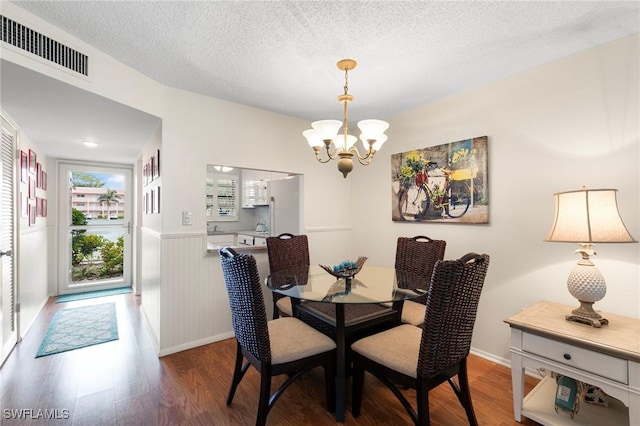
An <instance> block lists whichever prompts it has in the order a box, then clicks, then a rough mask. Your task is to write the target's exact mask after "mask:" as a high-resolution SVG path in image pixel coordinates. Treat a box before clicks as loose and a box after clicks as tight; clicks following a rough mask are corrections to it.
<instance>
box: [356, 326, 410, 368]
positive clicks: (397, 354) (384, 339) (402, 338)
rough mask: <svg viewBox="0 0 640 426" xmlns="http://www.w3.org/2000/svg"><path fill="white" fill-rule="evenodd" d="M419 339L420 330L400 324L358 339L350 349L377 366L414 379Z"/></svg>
mask: <svg viewBox="0 0 640 426" xmlns="http://www.w3.org/2000/svg"><path fill="white" fill-rule="evenodd" d="M421 338H422V328H420V327H416V326H413V325H409V324H402V325H399V326H397V327H394V328H392V329H389V330H386V331H383V332H381V333H378V334H374V335H372V336H369V337H365V338H364V339H360V340H358V341H356V342H355V343H354V344H353V345H351V349H352V350H353V351H355V352H357V353H359V354H361V355H364V356H365V357H367V358H369V359H370V360H372V361H375V362H377V363H378V364H382V365H384V366H387V367H389V368H391V369H392V370H395V371H398V372H400V373H402V374H405V375H407V376H410V377H414V378H416V377H417V375H418V373H417V370H418V353H419V352H420V340H421Z"/></svg>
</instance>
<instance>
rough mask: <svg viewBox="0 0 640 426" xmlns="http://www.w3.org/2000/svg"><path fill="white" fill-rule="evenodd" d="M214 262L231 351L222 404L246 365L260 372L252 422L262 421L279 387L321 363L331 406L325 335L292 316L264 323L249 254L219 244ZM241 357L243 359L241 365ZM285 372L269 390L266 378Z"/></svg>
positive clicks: (331, 355) (329, 345) (331, 362)
mask: <svg viewBox="0 0 640 426" xmlns="http://www.w3.org/2000/svg"><path fill="white" fill-rule="evenodd" d="M220 262H221V264H222V272H223V274H224V280H225V285H226V287H227V293H228V295H229V304H230V306H231V319H232V324H233V331H234V332H235V335H236V341H237V353H236V362H235V367H234V372H233V380H232V382H231V389H230V390H229V396H228V398H227V405H230V404H231V403H232V401H233V397H234V395H235V392H236V389H237V387H238V385H239V384H240V381H242V378H243V377H244V375H245V373H246V372H247V370H248V369H249V366H250V365H253V367H254V368H255V369H256V370H258V372H259V373H260V375H261V377H260V397H259V404H258V414H257V419H256V425H264V424H265V423H266V420H267V414H268V413H269V410H270V409H271V407H273V405H274V404H275V403H276V401H277V400H278V398H279V397H280V395H281V394H282V392H284V390H285V389H286V388H287V387H288V386H289V385H290V384H291V383H292V382H293V381H294V380H295V379H297V378H298V377H299V376H300V375H301V374H303V373H305V372H306V371H308V370H310V369H312V368H314V367H317V366H322V367H324V370H325V386H326V395H327V407H328V409H329V411H334V410H335V373H336V368H335V356H336V353H335V352H336V350H335V348H336V345H335V343H334V342H333V340H331V339H330V338H329V337H327V336H325V335H324V334H322V333H320V332H319V331H317V330H315V329H313V328H312V327H310V326H308V325H307V324H305V323H303V322H302V321H300V320H298V319H297V318H293V317H288V318H279V319H276V320H273V321H269V322H267V312H266V309H265V306H264V299H263V296H262V285H261V283H260V276H259V274H258V268H257V266H256V260H255V258H254V257H253V256H250V255H245V254H237V253H236V252H235V251H234V250H233V249H231V248H222V249H220ZM243 358H246V360H247V362H246V364H245V365H244V366H243V365H242V361H243ZM280 374H286V375H287V376H288V377H287V379H286V381H285V382H284V383H283V384H282V385H281V386H280V387H279V388H278V389H277V390H276V391H275V392H274V393H273V394H271V377H272V376H277V375H280Z"/></svg>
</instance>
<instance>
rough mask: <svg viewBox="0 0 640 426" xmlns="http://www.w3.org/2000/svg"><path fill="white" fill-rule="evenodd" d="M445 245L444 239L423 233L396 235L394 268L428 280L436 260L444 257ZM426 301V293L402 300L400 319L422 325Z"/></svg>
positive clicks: (407, 322) (406, 322)
mask: <svg viewBox="0 0 640 426" xmlns="http://www.w3.org/2000/svg"><path fill="white" fill-rule="evenodd" d="M446 247H447V242H446V241H444V240H432V239H431V238H429V237H425V236H423V235H419V236H416V237H412V238H409V237H398V242H397V245H396V263H395V268H396V270H398V271H403V272H410V273H412V274H417V275H423V276H426V277H427V278H428V279H427V282H429V279H430V278H431V274H432V273H433V267H434V266H435V264H436V262H437V261H439V260H442V259H444V251H445V248H446ZM398 284H399V285H400V283H398ZM426 302H427V295H426V294H425V295H424V296H420V297H418V298H416V299H413V300H410V301H406V302H404V305H403V308H402V319H401V321H402V322H403V323H405V324H412V325H415V326H420V325H422V322H423V320H424V305H425V304H426Z"/></svg>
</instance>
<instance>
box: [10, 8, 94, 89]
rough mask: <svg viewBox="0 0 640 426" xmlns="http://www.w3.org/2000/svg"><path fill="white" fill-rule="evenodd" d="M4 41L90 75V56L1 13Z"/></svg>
mask: <svg viewBox="0 0 640 426" xmlns="http://www.w3.org/2000/svg"><path fill="white" fill-rule="evenodd" d="M0 17H1V18H2V41H4V42H5V43H8V44H10V45H12V46H15V47H17V48H19V49H22V50H25V51H27V52H29V53H32V54H34V55H37V56H39V57H41V58H43V59H46V60H47V61H51V62H53V63H56V64H58V65H60V66H61V67H64V68H67V69H70V70H72V71H75V72H77V73H80V74H82V75H85V76H88V75H89V57H88V56H87V55H84V54H82V53H80V52H78V51H77V50H74V49H72V48H70V47H68V46H65V45H64V44H62V43H59V42H57V41H55V40H53V39H51V38H49V37H47V36H45V35H42V34H40V33H39V32H37V31H34V30H32V29H31V28H29V27H25V26H24V25H22V24H20V23H18V22H16V21H14V20H12V19H9V18H7V17H6V16H2V15H0Z"/></svg>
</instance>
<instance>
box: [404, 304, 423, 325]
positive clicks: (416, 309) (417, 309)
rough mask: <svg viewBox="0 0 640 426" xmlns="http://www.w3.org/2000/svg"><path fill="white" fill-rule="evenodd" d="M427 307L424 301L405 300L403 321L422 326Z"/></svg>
mask: <svg viewBox="0 0 640 426" xmlns="http://www.w3.org/2000/svg"><path fill="white" fill-rule="evenodd" d="M425 310H426V307H425V305H423V304H422V303H418V302H414V301H412V300H405V302H404V304H403V305H402V319H401V321H402V323H403V324H411V325H414V326H416V327H420V326H421V325H422V323H423V322H424V314H425Z"/></svg>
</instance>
